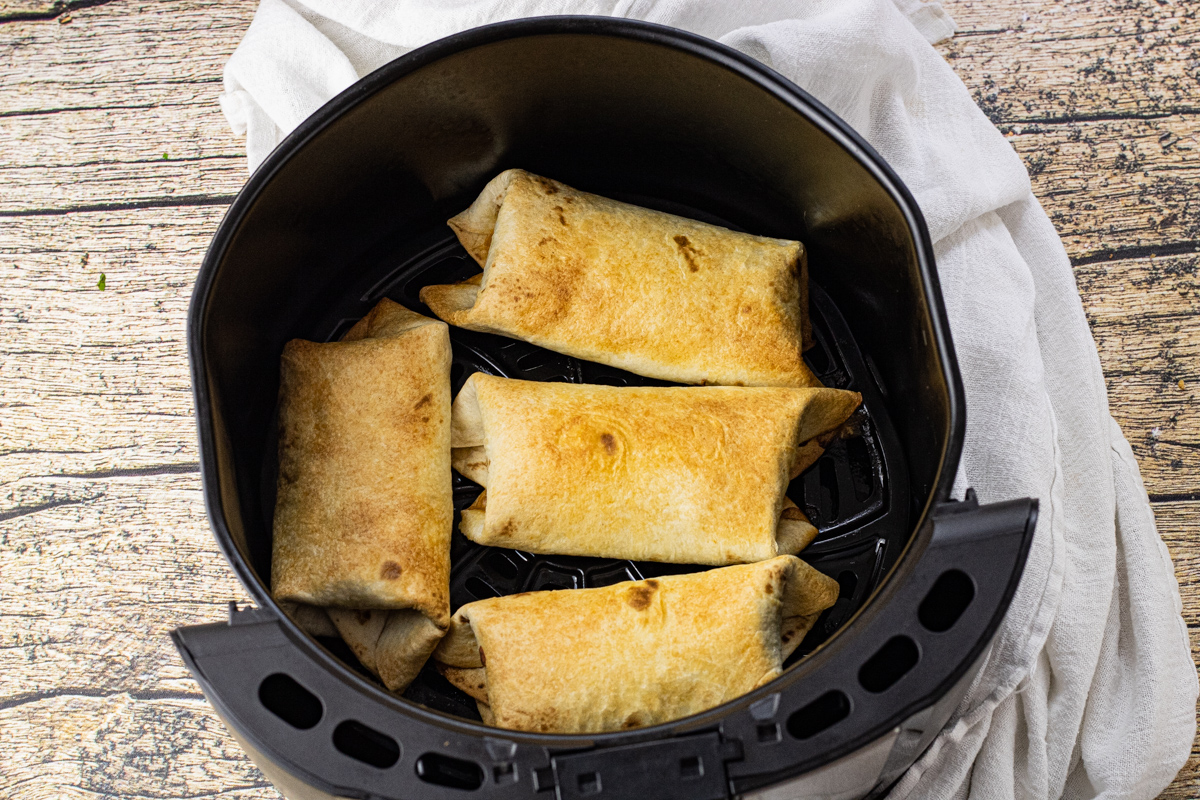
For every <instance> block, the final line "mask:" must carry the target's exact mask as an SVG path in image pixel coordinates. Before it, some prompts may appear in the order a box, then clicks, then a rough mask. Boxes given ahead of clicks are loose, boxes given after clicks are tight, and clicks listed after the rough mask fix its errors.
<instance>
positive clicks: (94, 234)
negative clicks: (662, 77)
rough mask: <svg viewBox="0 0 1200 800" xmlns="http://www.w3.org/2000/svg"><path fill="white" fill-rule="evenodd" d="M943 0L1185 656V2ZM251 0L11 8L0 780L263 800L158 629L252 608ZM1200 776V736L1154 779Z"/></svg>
mask: <svg viewBox="0 0 1200 800" xmlns="http://www.w3.org/2000/svg"><path fill="white" fill-rule="evenodd" d="M945 5H946V7H947V8H948V10H949V11H950V13H951V14H952V15H954V17H955V19H956V20H957V21H958V23H959V26H960V29H961V32H960V34H959V35H958V36H956V37H955V39H953V40H951V41H950V42H948V43H946V44H944V45H941V46H940V49H941V52H942V53H943V54H944V55H945V56H946V58H947V59H948V61H949V62H950V64H951V65H952V66H953V67H954V68H955V69H956V71H957V72H958V73H959V75H961V76H962V77H963V79H964V81H965V82H966V83H967V86H968V87H969V88H970V90H971V91H972V92H973V93H974V96H975V98H976V100H977V101H978V102H979V103H980V105H981V106H982V107H983V108H984V110H985V112H986V113H988V114H989V116H990V117H991V118H992V119H993V121H995V122H996V123H997V125H999V126H1000V128H1001V129H1002V130H1003V131H1004V132H1005V134H1006V135H1007V136H1008V138H1009V141H1010V142H1012V144H1013V146H1014V147H1015V148H1016V149H1017V151H1018V152H1019V153H1020V154H1021V155H1022V157H1023V158H1024V159H1025V162H1026V164H1027V165H1028V166H1029V168H1030V171H1031V173H1032V175H1033V184H1034V189H1035V192H1036V193H1037V195H1038V196H1039V198H1040V199H1041V200H1042V202H1043V204H1044V205H1045V207H1046V209H1047V211H1048V212H1049V213H1050V215H1051V217H1052V218H1053V219H1054V221H1055V224H1056V225H1057V226H1058V228H1059V230H1060V231H1061V232H1062V234H1063V238H1064V241H1065V242H1066V245H1067V248H1068V251H1069V252H1070V254H1071V256H1072V259H1073V261H1074V263H1075V272H1076V277H1077V279H1078V281H1079V286H1080V289H1081V292H1082V294H1083V298H1084V305H1085V308H1086V310H1087V313H1088V319H1089V321H1090V323H1091V325H1092V330H1093V333H1094V334H1095V336H1096V340H1097V345H1098V347H1099V350H1100V355H1101V360H1102V363H1103V365H1104V368H1105V373H1106V376H1107V378H1108V383H1109V395H1110V403H1111V406H1112V410H1113V413H1114V415H1115V416H1116V417H1117V419H1118V421H1119V422H1120V423H1121V424H1122V426H1123V428H1124V430H1125V431H1126V433H1127V435H1128V437H1129V439H1130V441H1131V442H1132V444H1133V446H1134V449H1135V451H1136V452H1137V454H1138V457H1139V459H1140V460H1141V464H1142V470H1143V475H1144V477H1145V481H1146V485H1147V489H1148V490H1149V492H1150V493H1151V495H1152V496H1153V497H1154V498H1155V499H1156V503H1155V511H1156V514H1157V516H1158V520H1159V527H1160V530H1161V531H1162V533H1163V536H1164V538H1165V540H1166V541H1167V545H1168V547H1169V548H1170V550H1171V552H1172V555H1173V556H1174V558H1175V562H1176V570H1177V574H1178V575H1179V578H1180V582H1181V588H1182V592H1183V598H1184V610H1185V619H1186V621H1187V623H1188V625H1189V628H1190V629H1191V630H1192V631H1193V649H1194V652H1196V654H1197V656H1200V543H1197V542H1196V541H1195V529H1196V524H1197V520H1198V519H1200V410H1198V408H1197V403H1196V402H1195V401H1196V397H1195V392H1196V386H1197V385H1198V384H1200V314H1198V312H1200V299H1198V294H1197V293H1198V292H1200V288H1198V287H1200V278H1198V270H1200V255H1198V254H1197V250H1198V245H1200V188H1197V187H1198V186H1200V184H1198V183H1197V181H1196V179H1195V178H1196V176H1197V175H1198V174H1200V172H1198V169H1200V156H1198V155H1197V151H1198V150H1200V138H1198V135H1200V99H1198V98H1200V86H1198V85H1197V84H1198V82H1200V66H1197V65H1198V64H1200V61H1198V60H1197V52H1198V51H1200V44H1198V40H1200V23H1198V21H1197V10H1198V7H1197V5H1196V4H1194V3H1190V4H1189V3H1184V2H1180V0H1091V1H1090V2H1089V1H1087V0H1069V2H1065V3H1062V2H1050V0H1008V1H1007V2H1003V3H1001V2H999V0H986V1H985V0H953V1H952V2H946V3H945ZM253 12H254V5H253V3H248V2H243V1H242V0H236V1H235V0H211V1H210V2H182V1H180V0H164V1H163V2H154V3H138V2H124V1H122V2H104V0H81V1H80V2H74V1H73V0H54V1H53V2H46V1H45V0H0V141H3V142H4V148H3V149H2V150H0V564H3V568H2V569H0V797H5V798H20V799H21V800H33V799H34V798H36V799H37V800H41V798H47V799H49V798H56V799H57V798H63V797H67V798H76V797H78V798H84V797H87V798H94V797H97V796H100V797H137V798H154V799H155V800H159V799H163V800H165V799H167V798H199V797H214V796H228V797H236V798H245V799H246V800H250V799H251V798H253V799H254V800H259V798H275V797H278V794H277V793H276V792H275V791H274V789H273V788H272V787H270V786H269V785H268V784H267V783H266V782H265V781H264V780H263V779H262V776H261V775H260V774H259V773H258V771H257V770H256V769H255V768H254V767H253V765H251V764H250V763H249V762H248V761H246V759H245V758H244V756H243V755H242V754H241V751H240V750H239V748H238V747H237V745H236V744H235V743H233V741H232V740H231V739H230V738H229V737H228V735H227V734H226V733H225V731H224V730H223V728H222V726H221V724H220V723H219V721H218V720H217V719H216V717H215V716H214V715H213V714H212V712H211V711H210V709H209V707H208V705H207V703H206V702H205V701H204V700H203V698H202V697H201V696H200V695H199V692H198V689H197V687H196V686H195V684H194V683H193V682H192V681H191V679H190V678H189V677H188V675H187V672H186V670H185V669H184V668H183V666H182V664H181V663H180V662H179V659H178V657H177V656H176V654H175V653H174V650H173V648H172V647H171V645H170V643H169V641H168V639H167V638H166V635H165V634H166V632H167V631H169V630H170V629H171V628H173V627H176V626H178V625H184V624H189V623H194V622H204V621H212V620H215V619H219V618H220V617H221V616H222V615H223V614H224V613H225V603H226V602H227V601H228V600H243V601H244V600H245V599H246V598H245V595H244V593H243V590H242V589H241V587H240V586H238V584H237V583H236V581H235V580H234V578H233V576H232V574H231V572H230V571H229V570H228V569H227V568H226V566H225V564H224V561H223V559H222V558H221V556H220V554H219V553H218V552H217V550H216V547H215V545H214V543H213V541H212V537H211V536H210V534H209V531H208V525H207V522H206V520H205V517H204V509H203V503H202V500H201V496H200V484H199V476H198V472H197V469H198V467H197V463H196V462H197V455H196V448H195V433H194V427H193V421H192V408H191V392H190V386H189V380H188V374H187V357H186V350H185V346H184V340H183V335H184V327H185V319H186V310H187V303H188V299H189V295H190V291H191V284H192V280H193V279H194V276H195V273H196V270H197V268H198V267H199V264H200V260H201V258H202V256H203V253H204V249H205V247H206V246H207V243H208V239H209V238H210V237H211V235H212V233H213V231H214V230H215V227H216V225H217V223H218V222H219V220H220V217H221V215H222V214H223V213H224V208H225V206H226V205H227V203H228V202H229V200H230V198H231V197H232V196H233V194H234V193H236V191H237V190H238V188H239V187H240V185H241V183H242V181H243V180H244V178H245V172H244V169H245V160H244V156H243V150H242V143H241V142H240V141H239V140H238V139H237V138H236V137H234V136H233V135H232V134H231V133H230V132H229V130H228V128H227V126H226V124H225V121H224V118H223V117H222V116H221V114H220V111H219V109H218V106H217V102H216V96H217V94H218V92H219V90H220V79H221V68H222V65H223V63H224V61H225V59H226V58H227V57H228V55H229V53H231V52H232V51H233V48H234V47H235V46H236V45H237V42H238V40H239V39H240V37H241V35H242V33H244V31H245V28H246V26H247V25H248V24H249V21H250V18H251V16H252V15H253ZM164 154H165V155H166V157H165V158H164ZM100 273H104V275H105V278H106V287H107V288H106V289H105V290H103V291H101V290H99V289H97V288H96V283H97V280H98V278H99V276H100ZM1181 381H1182V384H1181V383H1180V382H1181ZM1198 794H1200V750H1197V751H1196V752H1194V754H1193V758H1192V761H1191V762H1189V764H1188V766H1187V767H1186V768H1185V769H1184V771H1183V773H1181V775H1180V778H1179V779H1178V780H1177V781H1176V783H1175V784H1174V785H1173V786H1172V787H1171V789H1169V790H1168V791H1167V793H1165V794H1164V797H1170V798H1183V797H1194V796H1197V795H1198Z"/></svg>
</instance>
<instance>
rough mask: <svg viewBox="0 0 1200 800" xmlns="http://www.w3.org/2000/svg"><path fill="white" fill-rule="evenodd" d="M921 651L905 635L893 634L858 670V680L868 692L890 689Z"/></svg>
mask: <svg viewBox="0 0 1200 800" xmlns="http://www.w3.org/2000/svg"><path fill="white" fill-rule="evenodd" d="M920 658H921V652H920V651H919V650H917V644H916V642H914V641H913V640H912V639H910V638H908V637H907V636H893V637H892V638H891V639H888V640H887V643H886V644H885V645H884V646H883V647H881V648H879V650H877V651H876V652H875V655H873V656H871V658H870V659H868V661H867V663H865V664H863V665H862V668H861V669H860V670H859V671H858V682H859V683H861V684H862V687H863V688H864V689H866V690H867V691H868V692H874V693H876V694H878V693H879V692H884V691H887V690H888V689H890V688H891V687H892V686H893V685H894V684H895V683H896V681H898V680H900V679H901V678H903V677H904V675H905V673H906V672H908V671H909V670H910V669H912V668H913V667H915V666H916V665H917V661H919V660H920Z"/></svg>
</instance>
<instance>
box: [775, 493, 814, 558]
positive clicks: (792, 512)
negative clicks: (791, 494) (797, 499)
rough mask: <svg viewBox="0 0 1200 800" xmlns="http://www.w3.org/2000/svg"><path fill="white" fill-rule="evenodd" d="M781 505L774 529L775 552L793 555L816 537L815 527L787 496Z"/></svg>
mask: <svg viewBox="0 0 1200 800" xmlns="http://www.w3.org/2000/svg"><path fill="white" fill-rule="evenodd" d="M783 506H784V507H783V511H782V512H781V513H780V515H779V527H778V528H776V529H775V552H776V554H777V555H781V556H782V555H788V556H794V555H797V554H798V553H799V552H800V551H801V550H803V549H804V548H806V547H808V546H809V545H810V544H812V541H813V539H816V538H817V528H816V526H815V525H813V524H812V522H810V521H809V519H808V517H807V516H805V514H804V512H803V511H801V510H800V508H799V506H797V505H796V504H795V503H793V502H792V501H791V500H790V499H789V498H787V497H785V498H783Z"/></svg>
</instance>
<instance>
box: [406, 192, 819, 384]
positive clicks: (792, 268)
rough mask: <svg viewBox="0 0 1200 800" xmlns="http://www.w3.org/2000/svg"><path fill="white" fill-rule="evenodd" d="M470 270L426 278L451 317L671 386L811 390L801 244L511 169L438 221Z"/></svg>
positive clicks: (433, 303) (442, 312)
mask: <svg viewBox="0 0 1200 800" xmlns="http://www.w3.org/2000/svg"><path fill="white" fill-rule="evenodd" d="M449 224H450V227H451V228H453V229H454V232H455V233H456V234H457V235H458V238H459V240H460V241H461V242H462V244H463V246H464V247H465V248H466V250H467V252H468V253H469V254H470V255H471V256H472V257H473V258H474V259H475V260H476V261H477V262H479V264H480V266H482V267H483V273H482V275H477V276H475V277H474V278H471V279H469V280H466V281H463V282H462V283H458V284H452V285H437V286H426V287H425V288H424V289H422V290H421V301H422V302H423V303H425V304H426V305H428V306H429V308H430V309H432V310H433V313H435V314H436V315H437V316H439V317H441V318H442V319H444V320H446V321H447V322H449V323H450V324H451V325H458V326H460V327H464V328H469V329H471V330H477V331H486V332H490V333H498V334H502V335H505V336H511V337H513V338H516V339H523V340H525V341H527V342H532V343H534V344H537V345H541V346H543V347H546V348H549V349H551V350H556V351H558V352H560V353H566V354H567V355H571V356H575V357H578V358H583V359H587V360H590V361H598V362H600V363H603V364H610V365H612V366H614V367H619V368H621V369H626V370H629V371H631V372H636V373H638V374H640V375H647V376H650V377H653V378H661V379H663V380H669V381H675V382H678V383H716V384H727V385H748V386H819V385H820V383H819V382H818V381H817V378H816V377H815V376H814V375H813V374H812V372H811V371H810V370H809V369H808V367H807V366H806V365H805V363H804V359H803V358H802V357H801V351H802V350H803V349H804V344H805V342H806V341H808V340H810V339H811V333H810V326H809V321H808V273H807V265H806V261H805V255H804V248H803V246H802V245H801V244H800V243H799V242H795V241H789V240H785V239H769V238H766V237H763V236H751V235H749V234H745V233H737V232H735V231H731V230H728V229H726V228H720V227H717V226H715V225H708V224H706V223H703V222H697V221H695V220H690V219H685V218H683V217H677V216H674V215H672V214H664V213H661V212H658V211H651V210H649V209H645V208H640V207H638V206H632V205H629V204H626V203H619V202H616V201H614V200H608V199H606V198H603V197H598V196H596V195H593V194H587V193H586V192H580V191H577V190H575V189H572V188H571V187H569V186H566V185H564V184H562V183H559V182H557V181H552V180H548V179H546V178H542V177H539V176H537V175H532V174H530V173H528V172H525V171H523V170H516V169H514V170H508V171H506V172H502V173H500V174H499V175H497V176H496V177H495V178H494V179H492V181H491V182H490V183H489V184H488V185H487V186H486V187H485V188H484V190H483V192H482V194H480V195H479V197H478V199H477V200H476V201H475V202H474V203H473V204H472V205H471V207H470V208H468V209H467V210H466V211H464V212H463V213H461V214H459V215H458V216H456V217H454V218H453V219H451V220H450V222H449Z"/></svg>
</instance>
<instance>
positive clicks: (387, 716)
mask: <svg viewBox="0 0 1200 800" xmlns="http://www.w3.org/2000/svg"><path fill="white" fill-rule="evenodd" d="M1036 517H1037V503H1036V501H1034V500H1018V501H1011V502H1006V503H996V504H992V505H987V506H979V504H978V503H977V501H976V500H975V497H974V493H969V494H968V497H967V499H966V500H965V501H963V502H960V503H944V504H942V505H941V506H939V507H938V509H937V510H936V511H935V513H934V514H932V515H931V516H930V518H929V519H928V520H927V522H926V524H927V525H932V531H931V532H929V531H928V530H927V531H926V533H925V535H923V536H921V535H919V536H918V537H917V538H918V540H919V541H922V542H924V552H923V553H913V554H910V557H911V558H912V559H914V561H915V566H914V567H913V568H912V569H911V571H910V572H909V574H908V575H907V576H903V580H900V581H895V580H893V581H889V582H888V583H887V584H886V585H885V587H884V590H883V594H881V595H880V596H879V597H877V598H876V599H875V600H874V601H873V602H872V603H871V604H870V605H869V606H868V607H867V608H866V609H865V610H864V612H863V614H862V615H861V616H860V617H859V619H857V620H856V621H855V622H854V623H853V625H852V626H851V628H852V630H851V631H847V634H849V635H845V636H839V637H835V638H834V639H833V640H832V641H830V642H829V644H828V645H826V646H825V647H824V648H822V649H821V650H818V651H817V652H816V653H814V654H813V655H812V656H810V657H809V659H808V660H807V661H805V662H803V663H802V664H801V665H800V667H799V668H798V669H797V670H795V671H794V672H793V673H789V675H788V676H785V677H784V678H783V679H782V683H783V684H785V685H784V686H783V688H781V689H778V690H777V691H775V692H774V693H768V694H765V695H763V696H759V695H760V694H761V693H758V694H756V695H754V696H752V697H750V698H747V699H746V700H745V701H744V702H743V707H742V709H741V710H740V711H734V712H732V713H729V714H727V715H723V718H719V719H718V718H715V717H714V721H713V722H712V723H711V724H704V723H703V721H702V720H701V724H699V725H697V724H695V723H687V722H686V721H685V723H683V724H681V725H680V726H679V730H678V731H677V733H683V732H685V730H686V731H689V732H690V733H691V735H684V736H680V735H676V736H674V737H673V738H671V737H670V735H669V734H668V738H666V739H664V738H662V737H657V738H655V739H653V740H651V741H641V742H638V741H636V740H635V741H628V740H621V741H616V740H614V741H613V742H612V743H611V744H612V745H615V746H613V747H599V748H589V744H590V743H589V742H587V741H579V740H578V739H576V740H575V741H574V742H571V743H569V746H567V747H564V748H563V749H561V750H559V749H557V748H554V747H552V746H548V745H549V744H550V743H549V742H545V741H542V742H539V743H537V744H532V743H521V744H519V745H518V742H517V741H515V739H518V738H519V737H513V738H512V739H508V738H504V735H505V732H503V731H498V730H496V731H495V733H496V734H497V735H498V736H497V737H490V736H479V735H471V736H464V735H462V734H461V733H458V732H454V731H453V730H451V728H450V727H449V726H447V725H446V724H445V723H442V722H439V721H438V720H437V718H435V717H433V715H428V714H425V715H421V714H414V713H413V710H412V708H411V707H409V708H407V709H406V708H405V707H403V706H402V705H401V704H400V702H399V701H397V700H395V699H394V698H391V697H389V696H387V695H386V694H384V693H383V692H381V691H372V690H370V689H368V688H366V687H365V686H364V685H363V684H362V683H361V682H357V681H354V680H353V679H351V678H350V677H348V676H345V675H343V674H341V672H340V671H338V670H333V669H329V668H328V665H327V664H326V663H323V660H327V656H326V657H324V658H323V657H322V656H321V654H320V652H319V651H318V648H317V647H316V646H315V645H314V644H313V643H312V642H310V641H306V640H304V639H303V637H298V636H297V635H296V634H295V633H294V632H293V631H291V630H290V628H289V627H288V626H286V625H285V624H284V623H283V622H282V621H281V620H280V619H279V618H278V617H276V616H275V615H274V613H272V612H270V611H266V610H246V611H240V612H238V611H235V612H233V613H231V617H230V621H229V623H228V624H225V623H219V624H214V625H198V626H193V627H188V628H180V629H178V630H176V631H175V632H174V633H173V634H172V636H173V639H174V641H175V645H176V647H177V648H178V649H179V651H180V654H181V655H182V656H183V659H184V661H185V663H186V664H187V666H188V668H189V669H190V670H191V671H192V674H193V675H195V677H196V680H197V681H198V682H199V683H200V685H201V688H202V689H203V690H204V693H205V695H206V696H207V697H208V698H209V700H210V701H211V702H212V703H213V705H214V707H215V708H216V709H217V711H218V712H219V713H220V714H221V716H222V717H223V718H224V719H225V721H226V722H227V723H228V724H229V725H231V726H232V727H233V728H234V730H235V731H236V732H237V733H238V734H239V735H240V736H241V738H242V739H244V740H245V741H246V742H247V743H249V744H250V745H251V746H252V747H253V748H254V749H255V750H256V751H257V752H258V753H259V754H260V755H261V756H263V757H265V758H267V759H269V760H270V761H272V762H273V763H274V764H275V765H276V766H278V767H279V768H281V769H282V770H284V771H286V772H288V773H290V774H291V775H294V776H296V777H298V778H300V779H301V780H303V781H304V782H305V783H307V784H309V785H310V786H313V787H316V788H317V789H319V790H320V791H323V792H326V793H328V794H331V795H335V796H341V797H362V798H395V797H413V796H421V797H427V798H432V800H439V798H461V797H463V796H464V793H463V790H464V789H475V788H481V787H486V791H485V792H483V794H484V795H486V796H488V797H493V798H495V797H517V796H520V797H529V796H532V795H531V790H535V791H537V793H538V794H537V796H539V797H558V798H560V800H568V798H571V797H574V796H575V795H576V794H580V793H583V794H588V795H591V794H598V795H603V797H598V798H595V800H605V799H606V798H616V797H618V796H620V797H638V796H645V797H657V796H662V797H694V796H698V795H697V794H696V792H698V791H699V792H700V793H701V794H702V795H703V797H704V798H705V800H707V799H708V798H710V797H711V798H714V799H715V798H719V797H722V796H723V794H724V793H733V794H743V793H752V792H753V790H754V789H756V788H759V787H763V786H767V785H772V784H778V783H780V782H787V781H794V782H797V784H800V783H803V781H805V780H806V778H805V776H803V775H801V773H804V772H806V771H808V770H810V769H813V768H814V767H817V766H820V765H823V764H827V763H829V762H830V761H832V760H834V759H837V758H840V757H842V756H846V755H850V754H851V753H853V752H855V751H857V750H859V749H860V748H863V747H866V746H867V745H870V744H872V743H873V742H878V741H879V740H880V739H881V737H886V736H888V735H892V734H894V733H896V732H897V731H901V732H902V729H903V730H907V729H905V728H904V726H905V725H908V726H909V727H910V728H911V727H912V725H914V724H917V723H914V722H913V720H920V723H919V724H921V725H924V726H925V729H926V731H927V732H928V733H929V735H930V736H931V735H932V733H933V732H934V731H935V730H936V729H939V728H940V727H941V726H942V725H943V724H944V722H945V715H946V714H948V713H949V711H950V710H952V708H949V709H946V710H945V713H944V714H942V713H941V712H938V713H937V714H931V713H930V712H929V710H930V709H931V708H934V705H935V703H937V701H938V700H939V699H941V698H943V696H945V695H946V693H947V691H948V690H949V689H950V688H951V687H953V686H954V685H955V684H958V683H960V681H961V679H963V678H964V675H966V673H967V672H968V670H969V669H971V667H972V665H974V664H976V663H977V662H978V658H979V656H980V654H981V653H982V652H983V650H984V648H985V647H986V646H987V645H988V643H989V642H990V641H991V638H992V636H993V635H994V633H995V631H996V628H997V627H998V626H999V624H1000V621H1001V620H1002V619H1003V616H1004V613H1005V611H1006V610H1007V609H1008V605H1009V602H1010V601H1011V599H1012V596H1013V593H1014V592H1015V591H1016V587H1017V584H1018V582H1019V580H1020V576H1021V571H1022V569H1023V567H1024V563H1025V557H1026V555H1027V553H1028V550H1029V545H1030V542H1031V540H1032V535H1033V528H1034V522H1035V520H1036ZM897 577H900V576H897ZM280 676H282V677H280ZM789 677H791V678H793V679H792V680H790V682H789ZM768 688H771V687H768ZM943 705H946V704H945V703H944V702H943V703H942V704H939V705H938V708H940V707H941V706H943ZM939 714H941V715H940V716H939ZM493 730H494V729H493ZM702 731H707V733H701V732H702ZM634 733H636V732H634ZM917 733H918V734H921V733H922V731H917ZM911 738H912V737H910V739H911ZM917 738H918V739H919V740H920V741H925V739H922V738H921V737H919V736H918V737H917ZM901 741H902V739H897V742H898V743H899V742H901ZM606 744H607V743H606ZM896 746H897V747H899V746H900V744H897V745H896ZM922 746H923V745H922ZM643 761H644V762H645V763H646V764H659V762H662V764H667V765H668V766H672V765H673V766H677V767H678V769H674V768H672V769H666V768H661V769H660V767H654V768H653V769H651V768H647V769H639V770H632V769H631V768H630V764H631V763H634V762H637V763H642V762H643ZM668 762H669V763H668ZM908 763H910V759H906V760H905V763H904V764H903V765H902V767H903V766H907V764H908ZM889 764H891V762H890V761H889ZM701 765H703V766H701ZM722 765H723V766H724V769H723V770H722V769H721V766H722ZM660 766H661V765H660ZM893 767H894V765H893ZM880 769H881V767H880V765H875V766H874V767H872V770H873V776H867V777H868V783H869V781H870V780H873V779H874V777H879V773H878V772H877V771H878V770H880ZM689 770H690V771H691V772H690V773H689ZM676 772H677V773H678V774H677V775H676V774H674V773H676ZM798 775H799V776H800V777H798V778H797V777H796V776H798ZM884 775H885V776H886V770H884ZM606 776H607V777H606ZM702 776H703V780H700V778H701V777H702ZM860 777H862V776H860ZM606 786H607V787H610V789H611V791H609V790H605V789H604V787H606ZM802 788H803V787H801V786H799V785H797V788H796V795H797V796H801V794H803V792H802V791H801V789H802ZM550 790H554V794H552V795H551V794H542V792H549V791H550ZM589 800H591V799H590V798H589Z"/></svg>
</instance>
